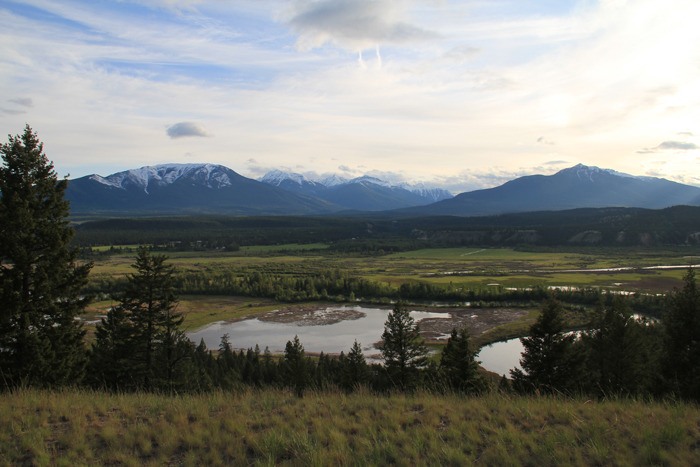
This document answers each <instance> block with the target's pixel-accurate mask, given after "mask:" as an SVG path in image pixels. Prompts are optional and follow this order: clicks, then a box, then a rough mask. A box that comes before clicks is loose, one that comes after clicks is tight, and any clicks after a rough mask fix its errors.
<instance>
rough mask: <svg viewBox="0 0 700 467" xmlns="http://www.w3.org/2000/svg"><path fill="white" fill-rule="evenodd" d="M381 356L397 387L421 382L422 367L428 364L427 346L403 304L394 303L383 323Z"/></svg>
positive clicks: (404, 388) (409, 386)
mask: <svg viewBox="0 0 700 467" xmlns="http://www.w3.org/2000/svg"><path fill="white" fill-rule="evenodd" d="M382 356H383V357H384V365H385V367H386V370H387V373H388V376H389V379H390V380H391V381H392V384H393V385H394V386H396V387H398V388H400V389H403V390H406V389H412V388H415V387H416V386H417V385H418V383H419V380H420V370H422V369H424V368H425V366H426V365H427V363H428V349H427V347H426V346H425V344H424V343H423V339H422V338H421V337H420V333H419V329H418V325H417V324H415V322H414V321H413V318H412V317H411V315H410V313H409V311H408V309H407V308H406V306H405V305H404V304H403V303H397V304H396V305H395V306H394V309H393V311H392V312H391V313H389V316H388V317H387V320H386V322H385V323H384V333H383V334H382Z"/></svg>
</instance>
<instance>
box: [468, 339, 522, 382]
mask: <svg viewBox="0 0 700 467" xmlns="http://www.w3.org/2000/svg"><path fill="white" fill-rule="evenodd" d="M522 353H523V344H522V343H520V338H515V339H509V340H507V341H503V342H494V343H493V344H491V345H487V346H485V347H482V348H481V350H480V351H479V353H478V354H477V356H476V359H477V360H479V361H480V362H481V366H482V367H484V368H485V369H487V370H489V371H493V372H494V373H498V374H499V375H506V377H507V378H510V370H511V369H513V368H520V369H522V367H521V366H520V358H521V355H520V354H522Z"/></svg>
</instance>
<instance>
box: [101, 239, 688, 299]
mask: <svg viewBox="0 0 700 467" xmlns="http://www.w3.org/2000/svg"><path fill="white" fill-rule="evenodd" d="M166 254H167V255H168V257H169V263H170V264H172V265H173V266H175V267H176V268H177V269H178V270H179V271H181V272H204V273H217V272H231V273H234V274H239V275H243V274H249V273H253V272H261V273H275V274H284V275H290V276H306V275H309V274H311V275H313V274H314V273H315V272H318V271H321V270H332V269H333V270H340V271H343V272H347V273H349V274H350V275H351V276H355V277H361V278H365V279H368V280H372V281H377V282H382V283H387V284H391V285H400V284H402V283H404V282H419V281H422V282H427V283H432V284H440V285H450V284H451V285H452V286H453V287H463V288H479V287H494V286H503V287H516V288H525V287H534V286H562V287H566V286H571V287H589V286H594V287H603V288H611V289H612V290H615V289H623V290H630V291H640V292H664V291H666V290H668V289H670V288H672V287H673V286H677V285H679V284H680V278H681V277H682V275H683V273H684V272H685V270H684V267H686V266H688V265H689V264H694V263H695V264H697V263H700V249H698V248H686V249H669V250H663V249H661V250H654V251H646V250H636V249H635V250H632V249H612V248H610V249H593V250H590V251H585V250H579V251H521V250H515V249H510V248H430V249H421V250H415V251H409V252H401V253H393V254H387V255H360V254H351V253H343V254H339V253H335V252H333V251H332V250H330V249H329V245H328V244H322V243H315V244H286V245H272V246H268V245H266V246H251V247H242V248H241V249H240V250H239V251H234V252H225V251H185V252H178V251H170V252H166ZM133 256H134V253H133V251H131V250H130V251H128V252H122V253H115V254H109V255H97V256H94V258H92V259H93V261H94V263H95V264H94V267H93V270H92V273H91V279H93V280H95V279H100V278H117V277H123V275H124V274H127V273H129V272H131V267H130V265H131V263H132V262H133ZM654 266H679V267H680V268H679V269H643V268H648V267H654ZM610 268H635V269H634V270H624V271H615V270H613V271H601V270H602V269H610Z"/></svg>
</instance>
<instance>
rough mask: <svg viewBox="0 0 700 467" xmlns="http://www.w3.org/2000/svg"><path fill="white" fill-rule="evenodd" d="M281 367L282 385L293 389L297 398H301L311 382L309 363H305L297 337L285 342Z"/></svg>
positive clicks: (301, 346)
mask: <svg viewBox="0 0 700 467" xmlns="http://www.w3.org/2000/svg"><path fill="white" fill-rule="evenodd" d="M282 365H283V367H282V377H283V381H284V383H285V384H286V385H288V386H290V387H291V388H292V389H294V392H295V393H296V395H297V396H299V397H302V396H303V395H304V391H305V390H306V388H307V387H308V386H309V383H310V382H311V374H310V371H309V362H307V360H306V356H305V353H304V346H303V345H301V342H300V341H299V336H294V339H293V340H291V341H287V345H286V346H285V348H284V360H283V362H282Z"/></svg>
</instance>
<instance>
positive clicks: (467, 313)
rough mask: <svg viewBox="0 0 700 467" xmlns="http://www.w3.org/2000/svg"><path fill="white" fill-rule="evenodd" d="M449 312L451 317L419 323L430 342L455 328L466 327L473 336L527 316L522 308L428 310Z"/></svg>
mask: <svg viewBox="0 0 700 467" xmlns="http://www.w3.org/2000/svg"><path fill="white" fill-rule="evenodd" d="M426 311H440V312H445V313H449V315H450V317H449V318H426V319H423V320H421V321H419V323H418V327H419V328H420V333H421V336H423V338H425V339H426V340H427V341H428V342H439V341H443V342H444V340H445V339H447V338H448V337H449V335H450V333H451V332H452V329H453V328H457V329H461V328H463V327H466V328H467V330H468V331H469V334H470V335H471V336H479V335H481V334H483V333H485V332H486V331H489V330H491V329H493V328H495V327H498V326H501V325H503V324H507V323H511V322H513V321H517V320H519V319H521V318H523V317H525V316H527V314H528V311H527V310H524V309H521V308H451V309H448V310H445V309H444V308H440V309H439V310H426Z"/></svg>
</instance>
